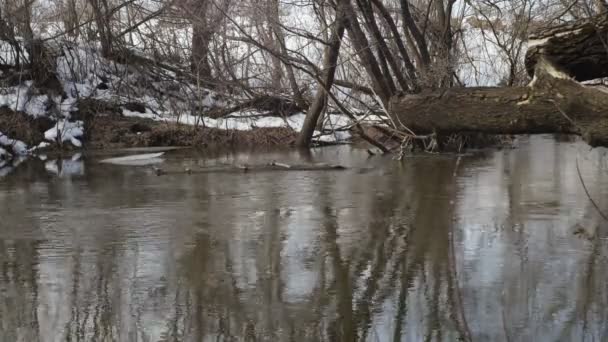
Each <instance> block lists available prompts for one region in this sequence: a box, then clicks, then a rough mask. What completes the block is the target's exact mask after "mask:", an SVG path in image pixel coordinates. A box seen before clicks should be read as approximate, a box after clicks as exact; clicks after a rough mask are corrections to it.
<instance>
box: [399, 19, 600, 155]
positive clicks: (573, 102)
mask: <svg viewBox="0 0 608 342" xmlns="http://www.w3.org/2000/svg"><path fill="white" fill-rule="evenodd" d="M607 20H608V19H606V18H603V17H602V18H593V19H589V20H587V21H584V22H577V23H573V24H569V25H563V26H559V27H556V28H552V29H545V30H543V31H541V32H540V33H538V34H537V35H534V36H532V37H533V38H534V40H532V41H531V44H530V45H531V47H530V50H529V51H528V53H527V55H526V67H527V68H528V72H530V74H531V75H533V77H534V78H533V81H532V82H531V83H530V84H529V85H528V86H526V87H516V88H491V87H486V88H451V89H442V90H439V91H430V92H422V93H420V94H413V95H411V94H410V95H401V96H395V97H393V98H392V99H391V100H390V103H389V115H390V116H391V118H392V119H393V121H394V122H396V123H397V125H398V126H400V127H398V128H400V129H401V130H403V131H413V132H414V133H415V134H418V135H421V134H432V133H436V134H438V135H449V134H454V133H473V132H479V133H488V134H535V133H565V134H576V135H581V136H582V137H583V139H584V140H585V141H586V142H587V143H588V144H589V145H591V146H608V93H607V92H605V91H603V90H601V89H598V88H594V87H590V86H585V85H583V84H581V83H579V82H577V81H582V80H588V79H591V78H598V77H604V76H608V45H604V43H605V42H606V40H605V39H606V38H608V35H607V34H606V33H608V21H607Z"/></svg>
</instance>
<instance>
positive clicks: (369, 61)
mask: <svg viewBox="0 0 608 342" xmlns="http://www.w3.org/2000/svg"><path fill="white" fill-rule="evenodd" d="M345 3H346V4H345V7H346V10H345V11H346V13H347V18H348V25H347V29H348V34H349V36H350V38H351V42H352V44H353V46H354V48H355V51H356V52H357V54H358V55H359V58H360V60H361V64H362V65H363V68H365V71H366V72H367V75H368V76H369V78H370V79H371V81H372V84H373V88H374V90H375V92H376V94H378V96H379V97H380V99H381V100H382V102H384V103H387V102H388V99H389V98H390V97H391V96H392V95H393V92H391V89H390V87H389V85H388V83H387V81H386V79H385V77H386V76H388V77H390V75H386V76H385V75H384V74H383V73H382V70H381V69H380V66H379V62H378V60H377V59H376V57H375V56H374V54H373V53H372V51H371V49H370V44H369V41H368V40H367V37H366V36H365V32H363V29H362V28H361V25H359V22H358V20H357V12H356V11H355V9H354V8H353V6H352V4H351V2H350V0H348V1H345Z"/></svg>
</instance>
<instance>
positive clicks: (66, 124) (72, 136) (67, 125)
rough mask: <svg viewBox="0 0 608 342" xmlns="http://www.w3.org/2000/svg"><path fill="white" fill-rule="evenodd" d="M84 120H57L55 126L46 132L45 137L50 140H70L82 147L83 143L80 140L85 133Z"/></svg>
mask: <svg viewBox="0 0 608 342" xmlns="http://www.w3.org/2000/svg"><path fill="white" fill-rule="evenodd" d="M83 133H84V132H83V124H82V121H75V122H70V121H67V120H60V121H57V123H56V124H55V127H53V128H51V129H49V130H48V131H46V132H44V138H45V139H46V140H48V141H54V142H57V141H61V142H65V141H69V142H70V143H72V145H74V146H76V147H81V146H82V143H81V142H80V140H78V138H79V137H81V136H82V135H83Z"/></svg>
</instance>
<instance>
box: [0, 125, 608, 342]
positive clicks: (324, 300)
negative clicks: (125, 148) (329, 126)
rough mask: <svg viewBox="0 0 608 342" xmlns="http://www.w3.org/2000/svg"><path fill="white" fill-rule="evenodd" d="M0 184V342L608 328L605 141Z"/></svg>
mask: <svg viewBox="0 0 608 342" xmlns="http://www.w3.org/2000/svg"><path fill="white" fill-rule="evenodd" d="M100 158H101V157H91V156H89V157H87V158H84V159H78V158H73V159H64V160H46V161H28V162H24V163H22V164H21V165H19V166H18V167H17V168H16V169H15V170H14V171H13V172H11V173H8V174H6V175H4V176H3V177H2V178H0V340H1V341H28V342H29V341H424V340H428V341H455V340H464V341H530V340H536V341H583V340H587V341H605V340H607V339H608V328H607V325H606V323H605V322H606V321H607V319H608V310H606V307H608V288H607V286H606V283H605V279H606V276H607V273H608V272H607V269H606V265H607V263H606V262H607V257H608V244H607V241H608V240H607V237H608V233H607V228H608V226H607V224H606V222H605V221H603V219H602V218H601V217H600V215H599V214H598V211H597V210H596V208H595V207H594V205H593V204H592V203H591V202H590V201H589V199H588V197H587V195H586V194H585V191H584V189H583V188H582V186H581V182H580V180H579V175H578V173H577V163H578V164H579V169H580V171H581V176H582V177H583V179H584V182H585V184H586V186H587V188H588V190H589V193H590V195H591V197H592V198H593V199H594V200H595V202H596V204H597V205H598V206H599V207H600V208H604V209H606V210H607V211H608V175H607V169H606V161H607V160H608V159H607V158H606V156H605V153H604V150H601V149H596V150H590V149H589V148H588V147H586V146H585V145H584V144H580V143H570V142H556V141H554V140H553V138H551V137H545V136H539V137H533V138H530V139H526V138H522V139H521V141H520V142H519V143H518V147H517V148H516V149H508V150H502V151H492V152H483V153H474V154H468V155H464V156H456V155H447V156H445V155H423V156H416V157H409V158H406V159H405V160H404V161H403V162H397V161H394V160H392V159H391V158H390V157H373V158H369V157H368V156H367V153H366V152H365V151H364V150H357V149H352V148H350V147H338V148H324V149H320V150H314V151H313V152H311V153H302V152H297V151H286V152H285V151H284V152H258V153H208V152H204V151H203V152H193V151H187V150H183V151H171V152H168V153H167V154H166V155H165V161H164V162H163V163H162V164H161V165H162V166H161V167H162V168H164V169H171V170H181V169H184V168H186V167H188V168H192V169H199V168H204V167H212V166H217V165H225V164H245V163H246V164H258V163H267V162H270V161H272V160H276V161H280V162H283V163H288V164H295V163H308V162H331V163H341V164H343V165H346V166H349V167H352V169H350V170H346V171H323V172H318V171H316V172H315V171H306V172H261V173H255V172H253V173H230V174H226V173H210V174H192V175H186V174H180V175H164V176H160V177H159V176H156V174H155V172H154V171H153V170H152V169H151V167H150V166H145V167H133V166H117V165H109V164H102V163H99V162H98V161H99V159H100Z"/></svg>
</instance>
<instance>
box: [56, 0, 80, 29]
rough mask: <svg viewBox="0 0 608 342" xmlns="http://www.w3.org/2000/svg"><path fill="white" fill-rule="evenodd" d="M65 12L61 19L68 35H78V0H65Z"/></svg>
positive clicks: (63, 4)
mask: <svg viewBox="0 0 608 342" xmlns="http://www.w3.org/2000/svg"><path fill="white" fill-rule="evenodd" d="M62 8H63V13H62V15H61V19H62V21H63V26H64V28H65V31H66V33H67V35H68V36H70V37H73V38H75V37H78V35H79V34H80V30H79V29H78V24H79V23H78V12H77V11H76V0H64V1H63V3H62Z"/></svg>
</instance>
